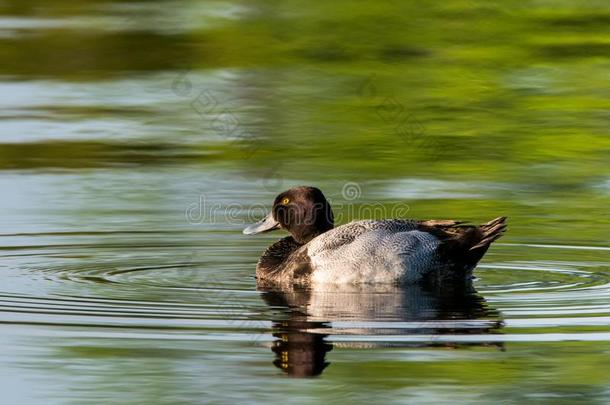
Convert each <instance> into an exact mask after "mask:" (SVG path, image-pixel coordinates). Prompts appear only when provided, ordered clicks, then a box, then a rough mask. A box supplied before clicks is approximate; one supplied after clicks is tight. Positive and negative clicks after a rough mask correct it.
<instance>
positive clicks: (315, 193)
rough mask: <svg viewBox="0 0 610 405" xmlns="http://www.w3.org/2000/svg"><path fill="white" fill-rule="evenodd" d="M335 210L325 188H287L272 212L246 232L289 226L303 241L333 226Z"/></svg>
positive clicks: (305, 241) (291, 231)
mask: <svg viewBox="0 0 610 405" xmlns="http://www.w3.org/2000/svg"><path fill="white" fill-rule="evenodd" d="M333 224H334V220H333V211H332V210H331V208H330V204H329V203H328V201H327V200H326V197H324V194H322V192H321V191H320V190H319V189H317V188H315V187H307V186H302V187H295V188H291V189H290V190H286V191H284V192H283V193H281V194H280V195H278V196H277V197H275V201H274V202H273V208H272V209H271V212H270V213H269V215H267V216H266V217H265V218H263V219H262V220H261V221H259V222H257V223H255V224H252V225H250V226H249V227H247V228H246V229H244V231H243V232H244V233H245V234H246V235H252V234H257V233H261V232H267V231H271V230H274V229H280V228H281V229H285V230H287V231H288V232H290V234H291V235H292V237H293V238H294V240H296V241H297V242H298V243H300V244H305V243H307V242H309V241H310V240H312V239H313V238H315V237H316V236H318V235H320V234H322V233H324V232H326V231H328V230H329V229H332V228H333Z"/></svg>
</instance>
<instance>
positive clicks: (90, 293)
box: [0, 233, 610, 347]
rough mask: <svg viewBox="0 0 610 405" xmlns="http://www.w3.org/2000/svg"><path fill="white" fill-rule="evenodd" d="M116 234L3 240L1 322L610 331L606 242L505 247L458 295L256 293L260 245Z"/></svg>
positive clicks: (583, 334) (262, 330)
mask: <svg viewBox="0 0 610 405" xmlns="http://www.w3.org/2000/svg"><path fill="white" fill-rule="evenodd" d="M66 237H67V235H61V236H58V238H62V239H64V240H65V238H66ZM114 237H115V238H118V239H116V240H115V241H114V242H110V241H106V242H104V243H103V244H93V243H88V242H87V241H86V240H82V243H74V242H75V241H77V242H81V241H80V240H79V236H78V235H70V236H69V239H70V241H71V243H69V244H66V243H48V244H40V245H30V246H19V245H12V246H9V247H5V248H3V249H2V250H1V251H0V256H1V257H2V259H3V267H4V271H3V272H2V274H3V276H2V278H3V280H2V284H1V285H2V287H1V288H0V305H1V308H2V310H1V312H0V322H2V323H4V324H22V325H31V324H36V325H48V326H59V327H60V328H51V329H48V333H49V334H57V333H60V334H70V333H73V334H78V335H82V334H92V335H95V334H98V335H99V334H100V333H103V334H113V333H118V332H117V330H115V329H112V328H121V332H120V333H122V334H123V336H131V337H134V338H135V337H142V335H146V336H148V337H152V336H154V337H156V338H172V339H220V340H227V339H228V340H244V341H253V340H256V341H272V340H273V336H272V333H274V332H275V335H277V331H278V330H279V331H281V330H284V329H286V328H289V329H290V328H291V327H292V326H294V327H295V329H294V330H299V331H305V332H306V333H308V334H313V335H321V336H323V337H327V336H330V338H329V339H331V340H332V341H333V342H337V343H340V344H343V345H350V344H352V345H358V344H363V345H364V346H363V347H365V346H367V345H369V344H370V343H371V342H378V343H384V344H386V345H396V344H416V345H417V344H423V343H426V344H430V343H431V342H432V343H434V344H449V343H451V342H453V343H456V344H460V343H490V342H508V341H523V340H526V341H548V340H596V339H608V338H609V337H610V336H608V327H607V326H608V323H610V300H608V298H609V297H610V276H609V273H608V268H609V263H608V261H607V258H606V257H605V256H604V255H607V251H606V250H604V249H599V248H595V247H592V248H591V249H590V250H588V248H587V247H582V246H580V247H573V248H575V249H573V250H574V251H575V250H576V248H578V250H579V251H586V252H587V254H588V256H587V257H588V260H587V261H579V260H570V256H569V255H566V254H565V252H566V251H568V250H567V249H565V247H557V246H552V245H547V246H544V245H536V246H532V245H502V244H498V245H497V247H495V250H494V253H493V254H491V255H489V258H488V259H487V260H486V261H485V264H482V265H480V266H479V268H478V269H477V273H476V274H477V276H478V280H477V282H476V283H475V288H476V289H477V290H478V291H477V292H468V294H463V295H460V296H454V295H452V296H447V295H446V294H445V295H438V294H436V293H431V292H429V291H422V290H417V289H414V288H407V289H404V288H402V289H398V288H394V287H391V288H385V287H384V288H372V287H362V286H361V287H354V286H351V287H349V288H345V287H343V288H339V289H337V288H328V289H326V290H324V291H304V292H303V291H291V292H282V293H278V292H269V291H267V292H264V291H257V290H256V285H255V280H254V277H253V270H254V269H253V266H254V265H253V260H255V257H256V252H257V251H258V247H256V246H254V247H250V246H244V252H246V253H241V255H239V254H235V252H234V251H232V249H230V248H228V247H227V246H230V244H228V243H220V242H218V241H216V242H214V241H208V242H209V243H204V244H200V245H198V244H197V243H194V242H193V241H192V240H189V241H188V243H184V241H181V240H180V239H177V238H176V235H172V234H171V233H170V234H165V235H155V237H154V238H153V240H152V241H151V240H148V241H147V242H146V243H141V242H138V241H137V240H135V241H134V240H133V238H135V239H137V238H136V233H134V234H129V233H124V234H122V235H121V236H118V235H114ZM49 238H51V237H50V236H49V235H46V236H45V239H46V240H49ZM130 238H131V239H130ZM172 238H174V239H172ZM51 239H52V238H51ZM83 239H86V238H83ZM130 240H131V241H130ZM558 251H561V252H563V253H562V254H561V255H558V254H557V252H558ZM193 252H195V253H193ZM536 252H538V253H539V252H543V254H542V255H540V254H538V253H536ZM524 257H531V260H524V259H523V258H524ZM553 257H556V258H554V259H553ZM253 258H254V259H253ZM443 294H444V293H443ZM286 325H288V326H286ZM93 327H97V328H103V329H100V330H99V331H98V330H96V331H91V330H90V329H88V328H93ZM583 327H586V329H582V328H583ZM282 328H284V329H282ZM290 330H291V331H293V332H294V330H293V329H290ZM254 336H256V338H254Z"/></svg>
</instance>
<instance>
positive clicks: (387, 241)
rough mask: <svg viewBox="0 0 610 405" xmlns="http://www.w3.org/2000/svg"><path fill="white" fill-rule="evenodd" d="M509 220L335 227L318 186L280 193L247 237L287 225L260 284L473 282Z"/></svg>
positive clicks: (260, 272) (264, 258)
mask: <svg viewBox="0 0 610 405" xmlns="http://www.w3.org/2000/svg"><path fill="white" fill-rule="evenodd" d="M506 221H507V217H498V218H495V219H493V220H491V221H489V222H487V223H484V224H482V225H468V224H466V223H465V222H464V221H455V220H417V219H381V220H356V221H352V222H349V223H347V224H344V225H340V226H337V227H335V225H334V215H333V211H332V208H331V206H330V203H329V202H328V200H327V199H326V197H325V196H324V194H323V193H322V191H321V190H320V189H318V188H316V187H312V186H299V187H294V188H291V189H289V190H286V191H284V192H282V193H280V194H279V195H278V196H277V197H276V198H275V200H274V202H273V206H272V209H271V212H269V214H268V215H267V216H265V217H264V218H263V219H261V220H260V221H258V222H256V223H254V224H252V225H250V226H248V227H246V228H245V229H244V230H243V233H244V234H246V235H254V234H260V233H264V232H270V231H273V230H279V229H282V230H285V231H287V232H288V233H289V234H290V235H289V236H286V237H284V238H282V239H280V240H278V241H277V242H275V243H273V244H272V245H271V246H269V247H268V248H267V249H266V250H265V251H264V252H263V254H262V255H261V257H260V259H259V260H258V263H257V265H256V278H257V282H261V283H265V282H268V283H272V284H276V285H289V284H293V285H312V284H316V285H317V284H402V285H406V284H416V283H430V284H433V285H439V284H443V283H451V282H454V283H457V282H466V281H467V280H472V279H473V275H472V273H473V269H474V268H475V267H476V265H477V263H478V262H479V261H480V260H481V258H482V257H483V255H484V254H485V253H486V252H487V250H488V248H489V246H490V245H491V244H492V243H493V242H494V241H496V240H497V239H498V238H500V237H501V236H502V235H503V234H504V232H505V231H506V229H507V223H506Z"/></svg>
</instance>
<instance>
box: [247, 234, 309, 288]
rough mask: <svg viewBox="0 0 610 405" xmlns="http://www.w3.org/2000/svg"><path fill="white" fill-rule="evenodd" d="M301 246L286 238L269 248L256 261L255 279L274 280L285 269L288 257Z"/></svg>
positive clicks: (290, 238) (292, 239) (290, 237)
mask: <svg viewBox="0 0 610 405" xmlns="http://www.w3.org/2000/svg"><path fill="white" fill-rule="evenodd" d="M301 246H303V244H302V243H299V242H297V241H296V240H295V239H294V238H293V237H292V236H287V237H285V238H282V239H280V240H278V241H277V242H275V243H274V244H273V245H271V246H269V247H268V248H267V250H265V252H264V253H263V254H262V256H261V257H260V259H259V260H258V265H257V266H256V275H257V277H262V278H274V277H277V276H278V275H279V273H281V272H282V270H283V269H284V268H285V265H286V262H287V261H288V258H289V257H290V255H291V254H292V253H293V252H294V251H296V250H297V249H298V248H300V247H301Z"/></svg>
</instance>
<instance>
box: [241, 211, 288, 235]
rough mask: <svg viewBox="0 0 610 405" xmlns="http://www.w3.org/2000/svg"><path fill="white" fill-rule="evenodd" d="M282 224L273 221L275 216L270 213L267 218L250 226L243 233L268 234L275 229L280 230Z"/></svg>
mask: <svg viewBox="0 0 610 405" xmlns="http://www.w3.org/2000/svg"><path fill="white" fill-rule="evenodd" d="M279 227H280V223H279V222H277V221H276V220H275V219H273V214H272V213H269V215H267V216H266V217H265V218H263V219H261V220H260V221H258V222H257V223H255V224H252V225H250V226H248V227H247V228H246V229H244V230H243V231H242V232H243V233H244V235H255V234H257V233H261V232H268V231H272V230H274V229H279Z"/></svg>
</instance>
